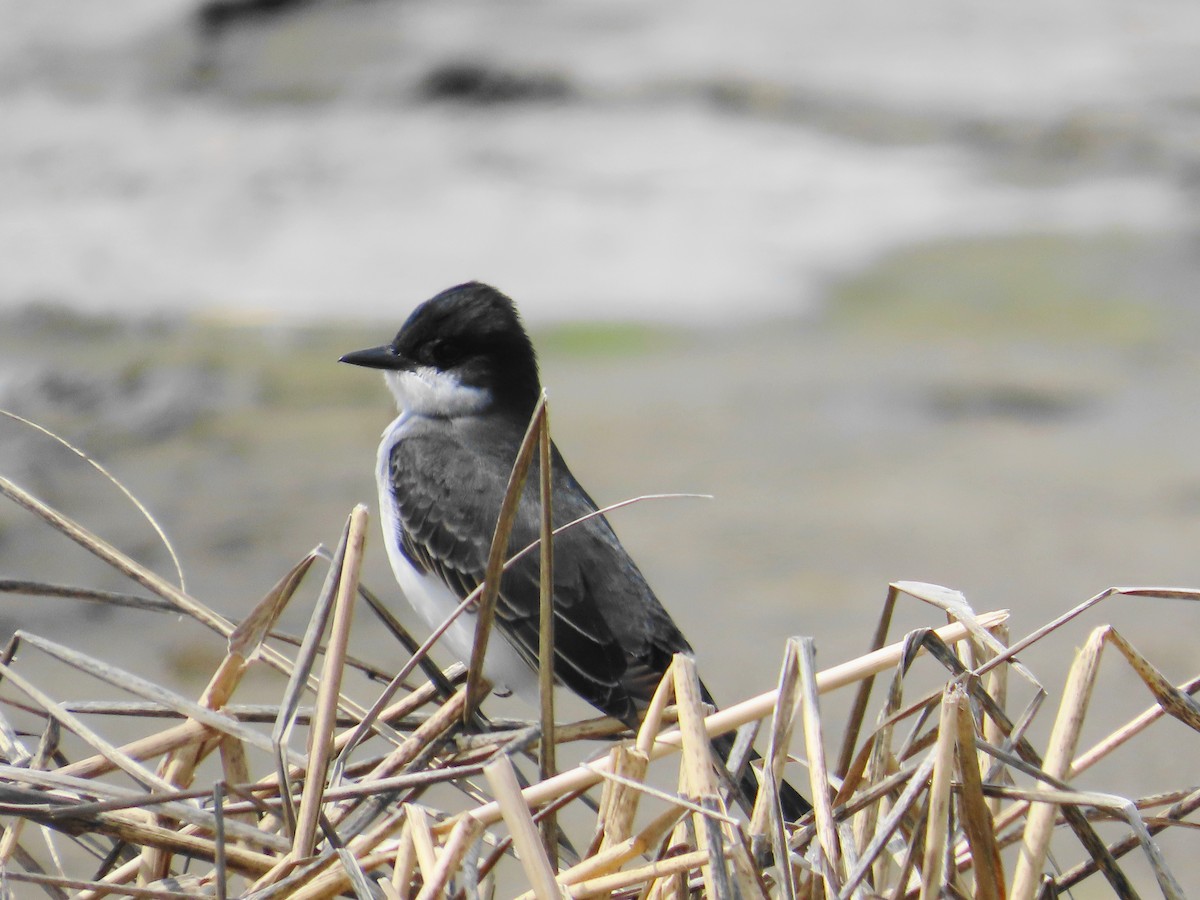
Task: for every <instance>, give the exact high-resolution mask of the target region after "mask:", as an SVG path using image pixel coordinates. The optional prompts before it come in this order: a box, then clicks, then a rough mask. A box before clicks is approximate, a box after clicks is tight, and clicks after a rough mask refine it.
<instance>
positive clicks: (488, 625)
mask: <svg viewBox="0 0 1200 900" xmlns="http://www.w3.org/2000/svg"><path fill="white" fill-rule="evenodd" d="M545 414H546V395H545V394H544V393H543V394H542V396H541V397H539V398H538V402H537V406H536V407H534V410H533V415H532V416H531V417H530V419H529V427H528V428H526V430H525V436H524V437H523V438H522V439H521V446H520V448H519V449H518V450H517V458H516V460H515V461H514V462H513V468H512V472H511V474H510V475H509V478H508V486H507V487H506V488H505V491H504V500H503V501H502V502H501V503H500V513H499V515H498V516H497V517H496V530H495V533H494V534H493V535H492V545H491V548H490V550H489V551H488V561H487V567H486V569H485V570H484V576H483V591H482V593H481V594H480V595H479V604H478V607H477V609H476V618H475V644H474V646H473V647H472V649H471V662H470V665H469V666H468V667H467V705H466V707H465V708H464V710H463V722H467V721H469V720H470V718H471V716H472V715H473V714H474V712H475V709H476V707H477V706H478V705H479V704H480V703H481V702H482V701H483V697H484V692H483V690H482V686H481V682H482V680H483V661H484V660H485V659H486V658H487V646H488V640H489V638H490V637H491V633H492V621H493V620H494V618H495V615H496V598H497V597H498V596H499V595H500V579H501V576H502V574H503V572H504V562H505V560H506V559H507V558H508V555H509V554H508V541H509V536H510V535H511V534H512V528H513V523H514V522H516V518H517V510H518V508H519V506H520V503H521V493H522V491H523V490H524V488H525V478H526V476H527V475H528V474H529V466H530V463H531V462H532V461H533V452H534V450H535V449H536V448H537V444H538V429H539V427H540V424H541V421H542V418H543V417H544V416H545Z"/></svg>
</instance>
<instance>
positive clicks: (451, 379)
mask: <svg viewBox="0 0 1200 900" xmlns="http://www.w3.org/2000/svg"><path fill="white" fill-rule="evenodd" d="M383 380H384V382H385V383H386V384H387V386H388V389H389V390H390V391H391V392H392V396H394V397H395V398H396V406H397V407H399V409H400V412H402V413H403V414H404V415H405V417H408V416H436V417H439V418H447V419H453V418H455V417H456V416H470V415H474V414H475V413H479V412H482V411H483V409H484V408H485V407H486V406H487V405H488V402H489V401H490V400H491V397H490V395H489V394H488V392H487V391H485V390H484V389H483V388H477V387H471V386H470V385H465V384H463V383H462V382H461V381H459V379H458V377H457V376H456V375H453V374H452V373H450V372H442V371H439V370H438V369H434V368H432V367H430V366H422V367H421V368H419V369H416V370H414V371H411V372H408V371H400V372H394V371H387V372H384V373H383Z"/></svg>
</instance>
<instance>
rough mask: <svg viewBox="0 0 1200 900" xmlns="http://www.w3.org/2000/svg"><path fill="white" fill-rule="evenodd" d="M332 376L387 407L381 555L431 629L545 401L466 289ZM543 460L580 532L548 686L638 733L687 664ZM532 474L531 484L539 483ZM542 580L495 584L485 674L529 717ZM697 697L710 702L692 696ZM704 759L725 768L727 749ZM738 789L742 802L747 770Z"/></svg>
mask: <svg viewBox="0 0 1200 900" xmlns="http://www.w3.org/2000/svg"><path fill="white" fill-rule="evenodd" d="M340 361H341V362H344V363H349V364H351V365H355V366H363V367H366V368H371V369H378V370H381V371H382V372H383V377H384V381H385V382H386V384H387V387H388V388H389V389H390V391H391V393H392V395H393V396H394V398H395V401H396V405H397V408H398V410H399V415H398V416H397V417H396V418H395V420H393V421H392V423H391V424H390V425H388V426H387V428H386V429H385V430H384V432H383V437H382V440H381V442H380V444H379V451H378V455H377V459H376V469H375V476H376V485H377V488H378V492H379V506H380V522H381V525H382V528H383V534H384V546H385V548H386V552H387V556H388V559H389V562H390V563H391V567H392V571H393V573H394V575H395V577H396V581H397V582H398V584H399V586H400V589H401V591H402V592H403V593H404V595H405V597H406V598H407V599H408V601H409V603H410V604H411V605H412V606H413V607H414V608H415V610H416V611H417V613H418V614H419V615H420V616H421V617H422V618H423V619H424V620H425V621H426V622H428V623H429V625H430V627H431V628H436V627H437V626H438V625H440V624H441V623H442V622H443V621H444V620H445V619H446V618H447V616H448V615H449V614H450V613H451V612H452V611H453V610H454V609H455V608H456V607H457V606H459V605H460V604H461V602H462V601H463V600H464V599H465V598H466V597H467V596H468V595H469V594H470V593H471V592H472V591H473V590H474V589H475V588H476V587H477V586H478V585H479V584H480V583H481V582H482V581H483V579H484V572H485V568H486V565H487V559H488V554H489V549H490V546H491V542H492V538H493V534H494V532H495V527H496V520H497V517H498V514H499V510H500V506H501V502H502V500H503V497H504V494H505V491H506V487H507V484H508V480H509V476H510V473H511V471H512V468H513V464H514V461H515V459H516V456H517V452H518V448H519V447H520V444H521V441H522V438H523V437H524V434H525V432H526V429H527V428H528V425H529V421H530V419H531V417H532V415H533V413H534V410H535V408H536V406H537V403H538V401H539V399H540V398H541V396H542V385H541V377H540V374H539V370H538V361H537V354H536V351H535V349H534V346H533V343H532V341H531V340H530V337H529V335H528V333H527V332H526V330H525V327H524V325H523V323H522V320H521V317H520V314H519V313H518V311H517V308H516V305H515V304H514V302H513V301H512V300H511V299H510V298H509V297H508V296H506V295H505V294H503V293H501V292H500V291H499V290H497V289H496V288H494V287H491V286H490V285H487V284H483V283H481V282H477V281H471V282H467V283H464V284H459V285H456V286H454V287H451V288H448V289H447V290H444V291H442V292H441V293H439V294H437V295H436V296H434V297H432V298H431V299H429V300H426V301H425V302H423V303H421V304H420V305H418V306H417V307H416V308H415V309H414V310H413V311H412V313H411V314H410V315H409V317H408V319H407V320H406V321H405V322H404V324H403V325H402V326H401V328H400V330H399V331H398V332H397V333H396V336H395V338H394V339H393V340H392V341H391V342H390V343H387V344H383V345H381V346H377V347H371V348H368V349H364V350H355V351H353V352H350V353H347V354H345V355H344V356H342V357H341V360H340ZM550 458H551V473H550V486H551V510H552V521H553V524H554V526H555V527H556V528H557V527H559V526H560V525H562V524H564V523H568V522H575V521H576V520H579V519H582V520H583V521H581V522H579V523H578V524H575V525H573V526H572V527H570V528H567V529H565V530H563V531H561V532H560V533H558V534H557V535H556V536H555V539H554V547H553V552H554V566H553V581H554V583H553V612H554V657H555V658H554V674H555V678H556V680H557V681H558V682H559V683H561V684H564V685H566V686H567V687H568V688H570V689H571V690H573V691H574V692H575V693H576V694H578V695H579V696H580V697H582V698H583V699H584V700H586V701H588V702H589V703H591V704H592V705H593V706H594V707H596V708H597V709H598V710H600V711H601V712H603V713H605V714H607V715H609V716H612V717H613V718H615V719H617V720H619V721H621V722H623V723H625V724H626V725H627V726H629V727H631V728H637V727H638V724H639V721H640V717H641V714H642V713H643V712H644V711H645V709H646V707H647V705H648V703H649V701H650V699H651V697H652V695H653V693H654V691H655V689H656V688H657V686H658V684H659V682H660V680H661V679H662V677H663V675H664V674H665V673H666V671H667V668H668V666H669V665H670V663H671V661H672V658H673V657H674V654H676V653H686V654H689V655H694V651H693V649H692V646H691V644H689V643H688V641H687V639H686V638H685V637H684V636H683V633H682V632H681V631H680V629H679V627H678V626H677V625H676V624H675V621H674V620H673V619H672V618H671V616H670V614H669V613H668V612H667V610H666V609H665V608H664V607H663V605H662V604H661V603H660V602H659V600H658V598H657V596H656V595H655V593H654V591H653V590H652V589H651V588H650V585H649V584H648V583H647V581H646V578H645V577H644V576H643V575H642V572H641V570H640V569H639V568H638V567H637V564H636V563H635V562H634V561H633V559H632V557H631V556H630V555H629V553H628V552H627V551H626V550H625V548H624V546H622V544H621V542H620V540H619V539H618V538H617V535H616V533H615V532H614V531H613V528H612V526H611V525H610V524H609V522H608V520H607V518H606V517H605V516H603V515H597V514H596V513H597V506H596V503H595V501H593V500H592V498H591V497H590V496H589V495H588V493H587V491H586V490H585V489H584V488H583V486H582V485H581V484H580V483H579V482H578V481H577V480H576V478H575V476H574V475H573V474H572V473H571V470H570V469H569V468H568V467H567V464H566V461H565V460H564V459H563V457H562V454H561V453H560V452H559V450H558V447H557V445H555V444H554V443H553V442H551V449H550ZM537 460H538V456H537V454H535V455H534V462H533V463H532V464H531V470H530V473H529V476H528V481H529V483H531V484H536V483H537V482H538V479H539V477H540V476H539V474H538V466H539V465H540V464H539V462H538V461H537ZM540 523H541V507H540V500H539V499H538V496H537V492H536V491H525V492H524V494H523V495H522V498H521V500H520V502H519V505H518V509H517V515H516V521H515V524H514V525H513V528H512V533H511V536H510V539H509V548H508V550H509V555H512V554H514V553H516V552H517V551H519V550H521V549H522V548H524V547H526V546H527V545H529V544H530V543H532V542H534V541H536V540H537V539H538V537H539V534H540ZM539 573H540V561H539V558H538V554H536V553H530V554H525V555H524V556H523V557H521V558H520V559H519V560H518V561H517V562H516V563H515V564H514V565H512V566H510V567H509V568H508V570H507V571H506V572H505V574H504V575H503V577H502V579H501V583H500V589H499V595H498V597H497V601H496V613H495V614H496V619H495V631H494V632H493V637H492V640H491V641H489V643H488V650H487V654H486V656H485V659H484V664H483V674H484V677H485V678H487V679H488V681H489V682H490V683H491V684H492V686H493V688H494V689H495V690H496V692H497V693H500V694H508V693H515V694H517V695H518V696H519V697H521V698H523V699H525V700H526V701H527V702H529V703H530V704H531V705H532V706H533V707H534V708H537V707H538V678H537V666H538V648H539V640H538V634H539V621H540V619H539V616H540V591H539ZM496 632H498V633H499V634H500V635H501V636H502V638H503V639H502V640H496ZM474 633H475V628H474V622H473V613H472V614H470V615H469V616H463V615H460V616H459V617H458V618H457V619H456V620H455V622H454V623H453V624H452V625H451V626H450V628H449V629H448V630H447V631H446V633H445V634H444V635H443V637H442V642H443V645H444V646H445V647H446V648H447V649H448V650H449V651H450V652H452V653H453V654H455V655H456V656H457V657H458V658H459V659H461V660H467V659H470V657H471V650H472V647H473V644H474ZM701 693H702V696H703V699H704V701H705V702H706V703H713V701H712V695H711V694H710V693H709V692H708V690H707V688H705V687H704V686H703V684H702V685H701ZM713 705H714V706H715V703H714V704H713ZM713 745H714V748H715V749H716V751H717V752H718V753H720V754H722V756H724V755H727V754H728V752H729V750H730V749H731V747H732V745H733V736H732V735H722V736H720V737H718V738H716V739H714V741H713ZM740 788H741V792H742V794H743V795H748V799H749V800H750V801H752V800H753V797H754V791H756V790H757V779H756V778H755V776H754V773H753V772H752V771H751V770H750V768H749V767H747V770H746V772H745V774H744V775H743V776H742V783H741V785H740ZM780 799H781V803H782V807H783V812H784V815H785V818H787V819H788V820H789V821H794V820H796V819H798V818H800V817H801V816H802V815H803V814H804V813H806V812H807V811H808V810H809V809H810V808H811V807H810V805H809V804H808V802H807V801H806V800H805V799H804V798H803V797H802V796H801V795H800V794H799V792H797V791H795V790H794V789H793V788H792V787H791V786H790V785H786V784H783V785H781V786H780Z"/></svg>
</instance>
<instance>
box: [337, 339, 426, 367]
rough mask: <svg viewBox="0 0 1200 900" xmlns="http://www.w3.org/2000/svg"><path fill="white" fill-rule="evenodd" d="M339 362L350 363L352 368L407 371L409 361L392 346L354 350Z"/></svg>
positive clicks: (385, 345)
mask: <svg viewBox="0 0 1200 900" xmlns="http://www.w3.org/2000/svg"><path fill="white" fill-rule="evenodd" d="M338 362H344V363H350V365H352V366H365V367H366V368H368V369H407V368H408V367H409V363H408V360H406V359H405V358H404V357H403V356H400V355H399V354H397V353H396V351H395V350H393V349H392V347H391V345H390V344H384V345H383V346H382V347H371V348H369V349H367V350H352V351H351V352H349V353H347V354H346V355H345V356H343V357H342V358H341V359H340V360H338Z"/></svg>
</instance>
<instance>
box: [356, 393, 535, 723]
mask: <svg viewBox="0 0 1200 900" xmlns="http://www.w3.org/2000/svg"><path fill="white" fill-rule="evenodd" d="M405 421H406V420H405V416H404V415H403V414H401V415H400V416H399V417H398V418H397V419H396V420H395V421H394V422H392V424H391V425H389V426H388V428H387V430H386V431H384V433H383V441H382V442H381V443H380V445H379V457H378V459H377V461H376V469H375V479H376V485H377V487H378V489H379V519H380V524H381V525H382V526H383V545H384V547H385V548H387V555H388V561H389V562H390V563H391V564H392V573H393V574H394V575H395V576H396V581H397V583H398V584H399V585H400V590H401V591H403V592H404V596H405V598H406V599H407V600H408V602H409V604H411V605H412V608H413V609H415V610H416V611H417V614H418V615H419V616H420V617H421V618H422V619H424V620H425V622H426V623H427V624H428V625H429V627H430V628H431V629H435V628H438V627H439V626H440V625H441V624H442V623H443V622H444V621H446V619H447V618H448V617H449V616H450V614H451V613H453V612H454V610H455V609H456V608H457V607H458V605H459V602H460V601H459V598H458V596H457V595H455V594H454V592H453V591H451V590H450V589H449V588H448V587H446V585H445V584H443V583H442V581H441V580H440V579H439V578H438V577H437V576H436V575H430V574H426V573H423V572H419V571H417V570H416V569H415V568H413V566H412V564H411V563H410V562H409V561H408V559H406V558H405V556H404V553H403V552H401V550H400V542H399V535H400V517H399V515H398V514H397V512H396V503H395V500H394V499H393V498H392V489H391V483H390V480H389V478H388V451H389V449H390V448H391V447H392V445H393V443H394V442H395V439H396V437H397V436H398V434H399V432H400V431H401V429H402V428H403V427H404V424H405ZM475 618H476V616H475V613H473V612H469V611H468V612H463V613H462V614H460V615H459V617H458V618H457V619H455V620H454V622H453V623H452V624H451V625H450V627H449V628H448V629H447V630H446V632H445V634H443V635H442V637H441V639H440V640H439V643H440V644H441V646H443V647H445V648H446V650H448V651H449V652H450V654H451V655H452V656H453V657H454V658H455V659H457V660H461V661H462V662H464V663H468V662H470V659H471V650H472V648H473V647H474V646H475ZM483 674H484V676H485V677H486V678H487V679H488V680H489V681H490V682H491V683H492V685H493V686H494V688H495V690H496V691H497V692H501V693H514V694H516V695H517V696H519V697H521V698H522V699H523V700H525V701H526V702H527V703H529V704H531V705H532V706H533V708H534V709H536V708H537V707H538V683H537V674H536V673H535V672H534V670H533V669H532V668H530V666H529V664H528V663H526V662H525V660H524V659H523V658H522V657H521V656H520V655H518V653H517V651H516V650H515V649H513V647H512V645H511V644H510V643H509V642H508V640H507V638H505V637H504V636H503V635H502V634H500V633H499V631H498V630H497V631H493V633H492V635H491V638H490V639H489V640H488V650H487V656H486V657H484V661H483Z"/></svg>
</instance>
